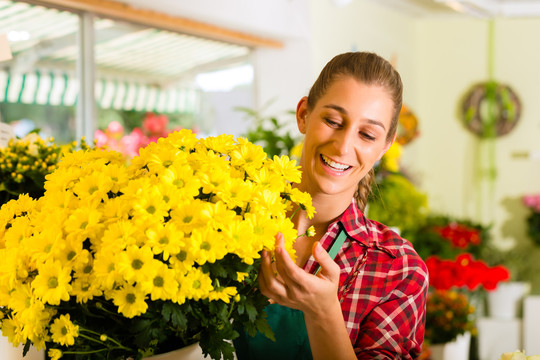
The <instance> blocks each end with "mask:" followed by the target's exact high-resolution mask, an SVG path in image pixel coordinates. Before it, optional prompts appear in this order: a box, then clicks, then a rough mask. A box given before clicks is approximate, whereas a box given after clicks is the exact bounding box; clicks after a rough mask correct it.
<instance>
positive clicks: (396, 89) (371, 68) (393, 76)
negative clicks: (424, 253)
mask: <svg viewBox="0 0 540 360" xmlns="http://www.w3.org/2000/svg"><path fill="white" fill-rule="evenodd" d="M349 76H350V77H353V78H354V79H356V80H357V81H360V82H362V83H364V84H367V85H378V86H382V87H383V88H384V89H386V90H387V92H388V94H389V96H390V99H391V100H392V101H393V103H394V116H393V118H392V122H391V124H390V128H389V129H388V133H387V134H386V141H387V142H389V141H392V139H393V138H394V135H395V134H396V131H397V125H398V117H399V112H400V111H401V105H402V96H403V83H402V82H401V77H400V76H399V73H398V72H397V71H396V70H395V69H394V67H393V66H392V65H391V64H390V63H389V62H388V61H386V60H385V59H383V58H382V57H380V56H379V55H377V54H374V53H370V52H348V53H344V54H340V55H337V56H335V57H334V58H333V59H332V60H330V61H329V62H328V63H327V64H326V65H325V67H324V68H323V69H322V71H321V73H320V74H319V77H318V78H317V80H316V81H315V83H314V84H313V86H312V87H311V90H310V91H309V95H308V99H307V107H308V110H312V109H313V108H314V107H315V104H316V103H317V101H319V99H320V98H321V97H322V96H324V94H325V93H326V91H327V89H328V87H330V86H331V85H332V83H333V82H334V81H335V80H336V79H337V78H339V77H349ZM374 179H375V176H374V172H373V169H371V170H370V171H369V172H368V173H367V174H366V176H364V178H362V180H360V182H359V183H358V189H357V190H356V193H355V195H354V196H355V198H356V200H357V203H358V207H359V208H360V209H361V210H362V211H363V210H364V208H365V207H366V204H367V199H368V196H369V194H370V192H371V185H372V182H373V180H374Z"/></svg>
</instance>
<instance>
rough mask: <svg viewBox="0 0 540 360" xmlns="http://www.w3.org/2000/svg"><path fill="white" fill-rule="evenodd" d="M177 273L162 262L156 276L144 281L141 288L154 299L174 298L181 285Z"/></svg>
mask: <svg viewBox="0 0 540 360" xmlns="http://www.w3.org/2000/svg"><path fill="white" fill-rule="evenodd" d="M175 275H176V274H175V271H174V270H172V269H169V268H168V267H167V265H165V264H163V263H160V264H159V265H158V266H157V270H156V273H155V275H154V277H153V278H151V279H148V280H147V281H145V282H143V283H142V284H141V288H142V289H143V290H144V291H145V292H146V293H147V294H150V299H151V300H152V301H154V300H170V299H173V298H174V297H175V295H176V293H177V292H178V286H179V285H178V281H177V280H176V276H175Z"/></svg>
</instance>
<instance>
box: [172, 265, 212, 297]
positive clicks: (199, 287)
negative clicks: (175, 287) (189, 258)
mask: <svg viewBox="0 0 540 360" xmlns="http://www.w3.org/2000/svg"><path fill="white" fill-rule="evenodd" d="M180 289H181V290H182V291H183V292H184V293H185V294H186V298H188V299H194V300H200V299H206V298H208V295H209V294H210V292H211V291H212V290H213V289H214V287H213V286H212V279H211V278H210V276H209V275H208V274H205V273H204V272H203V271H202V270H201V269H200V268H191V269H190V270H189V271H188V273H187V274H186V276H185V278H184V279H183V280H182V283H181V284H180Z"/></svg>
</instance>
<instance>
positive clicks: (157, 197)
mask: <svg viewBox="0 0 540 360" xmlns="http://www.w3.org/2000/svg"><path fill="white" fill-rule="evenodd" d="M133 209H134V210H135V212H134V216H135V219H136V221H137V222H147V223H158V222H162V221H163V219H164V218H165V217H167V216H169V210H170V205H169V204H168V203H166V202H165V200H164V199H163V195H162V194H161V193H160V192H159V190H158V188H156V187H151V188H150V189H148V190H147V191H145V192H143V193H142V194H140V196H138V197H137V198H135V199H133Z"/></svg>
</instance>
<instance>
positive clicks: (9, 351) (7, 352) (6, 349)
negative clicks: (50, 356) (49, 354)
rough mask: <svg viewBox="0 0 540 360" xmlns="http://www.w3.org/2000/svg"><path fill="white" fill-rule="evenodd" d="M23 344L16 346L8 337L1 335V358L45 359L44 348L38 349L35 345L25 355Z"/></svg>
mask: <svg viewBox="0 0 540 360" xmlns="http://www.w3.org/2000/svg"><path fill="white" fill-rule="evenodd" d="M23 348H24V346H23V345H20V346H18V347H14V346H13V345H11V344H10V343H9V342H8V338H7V337H5V336H0V359H2V360H43V359H45V353H44V351H43V350H40V351H38V350H36V348H35V347H33V346H32V347H30V350H29V351H28V353H27V354H26V356H24V357H23Z"/></svg>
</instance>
